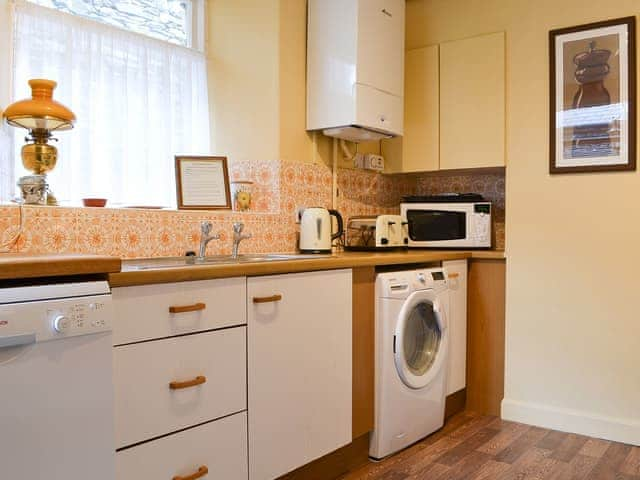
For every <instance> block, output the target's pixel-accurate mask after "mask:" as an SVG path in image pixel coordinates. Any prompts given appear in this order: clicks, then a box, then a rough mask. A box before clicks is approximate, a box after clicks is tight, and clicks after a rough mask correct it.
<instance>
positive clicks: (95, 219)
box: [0, 162, 504, 258]
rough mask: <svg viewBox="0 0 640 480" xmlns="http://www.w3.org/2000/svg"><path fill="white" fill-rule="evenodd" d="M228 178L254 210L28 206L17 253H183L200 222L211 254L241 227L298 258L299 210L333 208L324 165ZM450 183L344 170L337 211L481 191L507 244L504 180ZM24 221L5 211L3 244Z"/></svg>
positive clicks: (1, 213)
mask: <svg viewBox="0 0 640 480" xmlns="http://www.w3.org/2000/svg"><path fill="white" fill-rule="evenodd" d="M230 177H231V179H232V180H251V181H253V182H254V189H253V198H254V206H253V207H254V209H255V210H256V211H255V212H246V213H243V212H213V211H210V212H199V211H175V210H140V209H126V208H117V209H114V208H71V207H36V206H27V207H24V213H25V218H24V230H23V233H22V235H21V236H20V238H19V239H18V241H17V242H16V244H15V245H14V247H13V248H12V251H14V252H16V251H17V252H23V253H97V254H108V255H117V256H121V257H123V258H133V257H154V256H174V255H183V254H184V253H185V251H188V250H197V248H198V241H199V238H200V222H202V221H204V220H209V221H212V222H213V223H214V231H219V232H220V234H221V238H220V240H215V241H213V242H211V243H210V244H209V247H208V253H209V254H228V253H230V251H231V238H230V236H231V235H230V232H231V224H232V223H233V222H237V221H241V222H244V223H245V225H246V227H245V231H246V232H250V233H252V234H253V237H252V238H251V239H249V240H246V241H245V242H243V244H242V245H241V250H242V251H244V252H251V253H266V252H293V251H295V249H296V241H297V231H298V228H297V225H296V224H295V219H294V212H295V209H296V207H298V206H324V207H330V206H331V185H332V175H331V170H330V168H328V167H327V166H325V165H315V164H305V163H298V162H250V163H249V162H247V163H242V164H234V165H232V166H231V167H230ZM445 178H446V177H429V176H427V175H400V176H394V175H380V174H377V173H374V172H367V171H360V170H348V169H340V170H339V172H338V191H339V195H338V210H339V211H340V212H341V213H342V214H343V216H344V217H345V220H346V219H347V218H348V217H350V216H353V215H369V214H377V213H396V212H398V211H399V203H400V200H401V197H402V196H403V195H407V194H413V193H416V192H420V193H431V192H433V193H438V192H440V191H450V190H452V189H454V188H455V189H456V190H460V191H471V190H473V191H477V190H482V191H479V193H484V194H485V195H487V197H488V198H490V199H491V200H492V201H494V202H496V205H497V209H496V213H497V214H498V215H497V216H496V217H497V219H498V218H500V219H501V222H502V223H501V225H502V227H501V233H500V234H499V235H497V236H496V246H498V247H500V246H504V175H502V177H500V176H497V177H492V176H479V177H477V178H476V177H473V178H467V177H459V178H458V177H451V178H446V180H445ZM458 186H459V187H460V188H458ZM474 189H475V190H474ZM19 223H20V218H19V209H18V207H16V206H13V205H5V206H0V244H5V243H6V242H7V241H9V240H10V239H11V238H12V237H13V236H14V235H15V234H16V232H17V231H18V226H19ZM497 230H498V228H496V231H497Z"/></svg>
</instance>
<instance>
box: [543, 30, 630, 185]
mask: <svg viewBox="0 0 640 480" xmlns="http://www.w3.org/2000/svg"><path fill="white" fill-rule="evenodd" d="M635 36H636V20H635V17H625V18H618V19H614V20H607V21H603V22H597V23H590V24H587V25H579V26H576V27H570V28H561V29H557V30H551V31H550V32H549V59H550V64H549V67H550V68H549V73H550V75H549V92H550V93H549V100H550V101H549V115H550V131H549V140H550V141H549V172H550V173H552V174H556V173H583V172H608V171H628V170H635V169H636V42H635Z"/></svg>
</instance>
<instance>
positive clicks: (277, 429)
mask: <svg viewBox="0 0 640 480" xmlns="http://www.w3.org/2000/svg"><path fill="white" fill-rule="evenodd" d="M351 282H352V280H351V270H336V271H328V272H310V273H300V274H288V275H276V276H268V277H255V278H249V279H248V280H247V303H248V324H247V339H248V395H249V402H248V403H249V404H248V412H249V472H250V479H251V480H270V479H273V478H276V477H278V476H280V475H282V474H284V473H287V472H289V471H291V470H294V469H295V468H297V467H300V466H302V465H304V464H306V463H309V462H310V461H312V460H314V459H316V458H319V457H321V456H323V455H326V454H327V453H330V452H332V451H333V450H336V449H337V448H340V447H342V446H344V445H346V444H348V443H349V442H351V351H352V348H351ZM255 302H262V303H255Z"/></svg>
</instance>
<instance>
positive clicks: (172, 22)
mask: <svg viewBox="0 0 640 480" xmlns="http://www.w3.org/2000/svg"><path fill="white" fill-rule="evenodd" d="M203 9H204V4H203V0H191V1H185V0H32V1H25V0H16V2H15V4H14V5H13V12H14V15H13V55H12V57H13V61H12V62H13V76H12V85H13V89H12V98H13V99H20V98H26V97H28V96H29V95H30V91H29V87H28V84H27V81H28V80H29V79H30V78H48V79H52V80H55V81H57V82H58V88H57V89H56V91H55V93H54V98H55V99H57V100H59V101H60V102H61V103H63V104H65V105H66V106H68V107H69V108H70V109H71V110H73V111H74V113H75V114H76V116H77V122H76V126H75V128H74V129H73V130H72V131H70V132H61V133H59V134H56V135H55V136H56V137H58V138H59V140H60V141H59V142H58V144H57V147H58V150H59V158H58V164H57V166H56V168H55V169H54V170H53V171H52V172H51V173H50V174H49V175H48V179H49V184H50V186H51V188H52V190H53V191H54V193H55V194H56V197H57V198H58V200H60V201H61V202H62V203H67V202H70V203H74V204H77V203H78V201H79V199H81V198H83V197H104V198H107V199H108V200H109V204H110V205H118V204H130V205H131V204H136V205H155V206H172V205H174V204H175V173H174V163H173V156H174V155H176V154H207V153H209V137H210V131H209V108H208V95H207V88H208V87H207V72H206V57H205V55H204V53H203V51H202V50H203V49H202V46H203V42H202V38H203V36H202V31H203V28H202V24H203V22H202V18H203V14H202V11H203ZM11 133H12V136H13V152H12V155H9V157H10V159H11V160H10V161H12V162H14V164H13V167H14V168H13V179H12V182H13V183H14V184H15V179H17V178H18V177H20V176H22V175H25V174H28V172H27V171H26V170H24V168H23V167H22V163H21V160H20V153H19V152H20V148H21V146H22V144H23V142H22V138H23V137H24V134H25V133H26V132H25V131H24V130H22V131H20V130H17V129H11ZM12 191H13V190H12Z"/></svg>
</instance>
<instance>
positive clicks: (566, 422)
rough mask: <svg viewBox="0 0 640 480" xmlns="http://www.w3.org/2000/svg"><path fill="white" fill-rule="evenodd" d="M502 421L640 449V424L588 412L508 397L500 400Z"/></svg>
mask: <svg viewBox="0 0 640 480" xmlns="http://www.w3.org/2000/svg"><path fill="white" fill-rule="evenodd" d="M502 418H503V419H504V420H511V421H513V422H520V423H526V424H529V425H536V426H539V427H544V428H549V429H552V430H560V431H562V432H571V433H578V434H581V435H587V436H590V437H596V438H603V439H606V440H612V441H615V442H622V443H627V444H631V445H637V446H640V421H638V420H632V419H627V418H617V417H606V416H602V415H597V414H593V413H590V412H583V411H579V410H571V409H567V408H559V407H550V406H547V405H539V404H535V403H528V402H521V401H518V400H510V399H507V398H505V399H504V400H502Z"/></svg>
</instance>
